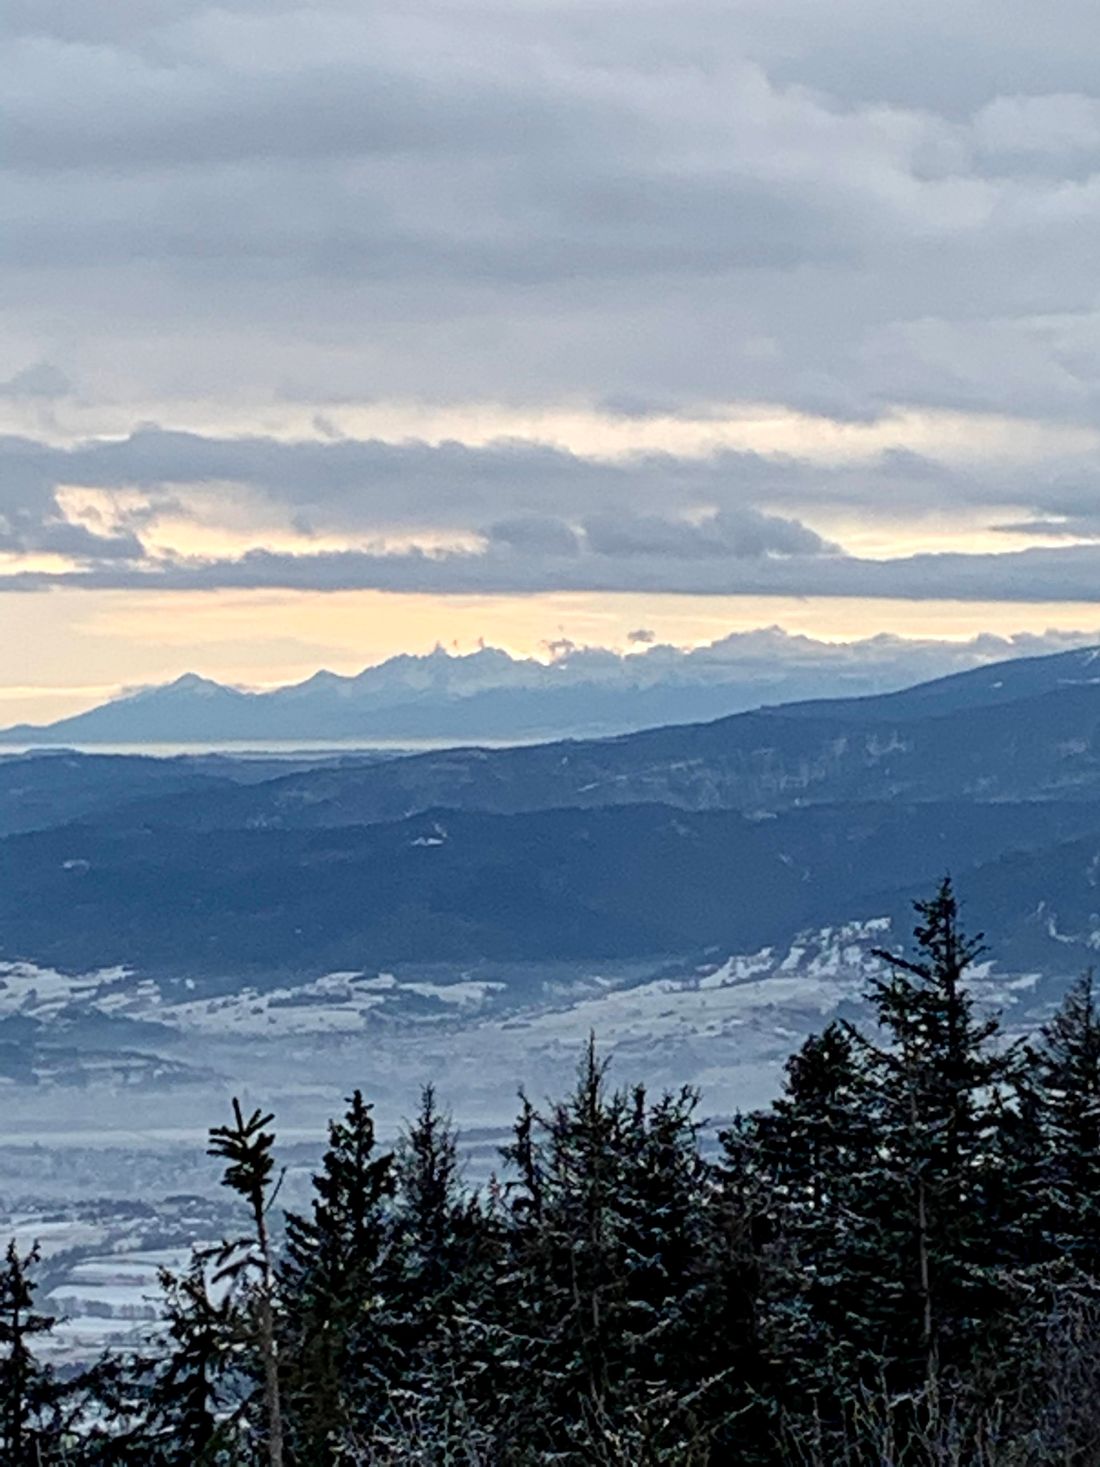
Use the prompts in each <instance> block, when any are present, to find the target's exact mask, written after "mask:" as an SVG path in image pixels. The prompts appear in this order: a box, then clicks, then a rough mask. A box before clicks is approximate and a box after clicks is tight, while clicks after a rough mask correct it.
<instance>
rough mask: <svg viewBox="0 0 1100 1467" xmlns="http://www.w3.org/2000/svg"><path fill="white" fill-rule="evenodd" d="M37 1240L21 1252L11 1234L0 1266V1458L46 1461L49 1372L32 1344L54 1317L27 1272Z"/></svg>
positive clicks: (54, 1439) (52, 1397) (54, 1440)
mask: <svg viewBox="0 0 1100 1467" xmlns="http://www.w3.org/2000/svg"><path fill="white" fill-rule="evenodd" d="M38 1260H39V1252H38V1245H37V1244H35V1246H34V1247H33V1248H31V1250H30V1252H29V1253H27V1254H21V1253H20V1251H19V1249H18V1248H17V1247H16V1244H15V1240H14V1239H13V1240H12V1241H11V1242H10V1243H9V1244H8V1249H7V1252H6V1253H5V1255H4V1262H3V1266H2V1267H0V1461H4V1462H13V1463H15V1462H24V1461H26V1462H35V1461H39V1460H41V1461H50V1460H52V1458H53V1454H54V1452H55V1451H56V1450H57V1449H58V1446H59V1444H60V1443H59V1436H58V1432H57V1429H56V1426H55V1425H54V1424H53V1423H52V1421H51V1417H52V1408H53V1406H54V1404H55V1402H56V1398H57V1392H56V1388H55V1382H54V1381H53V1378H52V1375H51V1373H50V1372H49V1371H48V1370H46V1369H45V1368H43V1367H42V1366H41V1365H39V1364H38V1362H37V1361H36V1359H35V1357H34V1351H33V1344H34V1340H35V1336H36V1335H43V1334H47V1333H48V1332H49V1331H50V1329H52V1327H53V1323H54V1321H53V1319H52V1318H51V1317H50V1316H49V1315H46V1314H40V1313H38V1311H37V1310H36V1309H35V1307H34V1282H33V1279H32V1276H31V1271H32V1270H33V1268H34V1266H35V1264H36V1263H37V1262H38Z"/></svg>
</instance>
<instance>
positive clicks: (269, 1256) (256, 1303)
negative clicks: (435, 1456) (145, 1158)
mask: <svg viewBox="0 0 1100 1467" xmlns="http://www.w3.org/2000/svg"><path fill="white" fill-rule="evenodd" d="M272 1119H273V1117H272V1116H271V1115H264V1114H263V1112H262V1111H260V1110H255V1111H253V1112H252V1114H251V1116H249V1118H248V1119H247V1120H245V1118H244V1113H243V1112H242V1110H241V1104H240V1101H239V1100H238V1099H237V1098H236V1097H235V1096H234V1098H233V1122H232V1124H231V1125H228V1126H215V1127H212V1128H211V1130H210V1133H209V1135H210V1145H209V1147H208V1154H209V1155H211V1156H217V1157H220V1158H221V1159H222V1160H223V1161H224V1162H225V1163H226V1167H225V1173H224V1175H223V1177H222V1184H223V1186H226V1187H229V1188H230V1189H231V1190H232V1191H234V1192H236V1193H237V1194H238V1196H240V1197H241V1198H243V1199H244V1201H245V1202H246V1203H247V1205H248V1210H249V1215H250V1218H251V1223H252V1236H251V1237H250V1238H247V1239H243V1240H240V1241H239V1242H238V1243H236V1244H227V1245H226V1246H225V1247H224V1248H223V1250H222V1254H221V1266H220V1269H219V1271H218V1274H217V1275H216V1277H217V1279H219V1280H229V1281H231V1282H233V1283H235V1284H243V1285H244V1286H245V1288H246V1290H247V1295H246V1297H247V1301H248V1303H249V1305H250V1306H251V1308H252V1309H253V1311H254V1313H255V1321H256V1329H255V1339H256V1347H257V1350H258V1353H259V1357H260V1365H261V1370H262V1373H263V1402H264V1425H263V1435H264V1439H265V1445H266V1451H267V1458H268V1462H269V1464H270V1467H283V1421H282V1403H281V1398H280V1385H279V1346H278V1336H277V1333H276V1327H275V1308H276V1289H275V1260H274V1254H273V1251H272V1246H271V1238H270V1234H269V1231H268V1224H267V1214H268V1210H269V1208H270V1207H271V1205H272V1203H273V1201H274V1196H275V1192H277V1190H278V1186H277V1184H276V1185H275V1186H274V1187H273V1185H272V1172H273V1171H274V1166H275V1162H274V1158H273V1156H272V1154H271V1153H272V1147H273V1146H274V1144H275V1135H274V1132H272V1131H268V1130H267V1129H266V1127H267V1126H268V1125H269V1124H270V1123H271V1121H272Z"/></svg>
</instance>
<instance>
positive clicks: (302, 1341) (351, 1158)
mask: <svg viewBox="0 0 1100 1467" xmlns="http://www.w3.org/2000/svg"><path fill="white" fill-rule="evenodd" d="M393 1190H394V1168H393V1155H392V1153H390V1152H380V1151H379V1150H378V1148H377V1145H376V1139H375V1129H374V1119H373V1117H372V1114H371V1107H370V1106H369V1105H367V1104H365V1102H364V1100H363V1096H362V1093H361V1092H360V1091H359V1090H356V1091H355V1092H354V1094H353V1095H352V1096H351V1097H350V1099H349V1100H348V1102H347V1110H346V1112H345V1113H344V1115H343V1117H342V1118H341V1119H340V1120H337V1121H332V1122H330V1123H329V1144H328V1149H327V1151H326V1152H325V1154H324V1157H323V1158H322V1161H321V1170H320V1171H319V1172H318V1173H317V1175H316V1176H315V1177H314V1178H313V1191H314V1199H313V1204H312V1209H311V1213H310V1215H309V1216H308V1217H303V1216H299V1215H297V1214H294V1213H292V1214H289V1215H288V1217H287V1249H286V1261H285V1264H284V1266H283V1269H282V1289H283V1295H284V1299H285V1302H286V1316H287V1317H286V1324H285V1327H284V1345H285V1348H284V1351H283V1369H284V1378H285V1380H286V1383H287V1395H288V1398H289V1399H288V1415H289V1418H290V1425H289V1431H290V1439H291V1442H292V1446H293V1453H294V1457H295V1459H296V1460H298V1461H302V1462H309V1463H316V1464H317V1467H321V1464H323V1463H325V1462H327V1461H333V1460H335V1459H336V1457H337V1456H338V1455H339V1453H340V1452H341V1451H342V1450H344V1449H345V1448H346V1445H347V1442H348V1441H349V1440H350V1439H351V1437H352V1436H354V1435H356V1434H357V1433H363V1432H365V1430H367V1429H368V1428H369V1418H370V1416H371V1414H373V1413H375V1412H377V1409H378V1403H379V1401H380V1400H381V1399H382V1398H383V1396H384V1391H385V1386H386V1381H387V1378H388V1374H389V1366H390V1362H389V1359H388V1356H387V1350H388V1347H387V1346H386V1345H385V1344H384V1341H383V1336H382V1333H381V1332H380V1330H379V1326H378V1321H377V1318H376V1316H377V1315H378V1314H379V1312H380V1309H379V1304H380V1301H379V1292H380V1288H381V1284H380V1278H379V1274H380V1268H381V1265H382V1263H383V1260H384V1258H385V1254H386V1249H387V1230H388V1226H389V1216H388V1202H389V1199H390V1198H391V1197H392V1196H393Z"/></svg>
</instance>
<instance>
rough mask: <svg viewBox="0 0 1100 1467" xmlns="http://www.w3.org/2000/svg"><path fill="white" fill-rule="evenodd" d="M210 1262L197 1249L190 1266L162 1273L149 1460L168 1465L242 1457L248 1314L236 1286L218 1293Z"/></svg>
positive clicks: (204, 1465) (201, 1466) (199, 1465)
mask: <svg viewBox="0 0 1100 1467" xmlns="http://www.w3.org/2000/svg"><path fill="white" fill-rule="evenodd" d="M211 1267H212V1263H211V1259H210V1257H209V1255H208V1254H205V1253H203V1252H200V1251H196V1252H195V1253H194V1254H193V1255H192V1258H191V1262H190V1264H189V1266H188V1268H187V1270H186V1272H185V1273H183V1274H174V1273H171V1272H170V1271H169V1270H167V1269H163V1270H162V1271H161V1274H160V1284H161V1289H162V1292H163V1296H164V1301H165V1302H164V1319H165V1323H166V1325H167V1341H166V1344H167V1351H166V1355H165V1359H164V1360H163V1361H162V1362H161V1363H159V1365H157V1366H155V1367H154V1368H153V1370H152V1381H151V1384H150V1386H149V1388H148V1396H147V1415H148V1419H149V1428H148V1435H149V1438H150V1443H151V1446H150V1461H152V1462H155V1463H164V1464H166V1467H187V1464H190V1463H195V1464H196V1467H209V1464H219V1467H220V1464H222V1463H229V1462H231V1461H233V1460H234V1456H235V1446H234V1443H235V1442H236V1440H237V1429H236V1428H237V1422H236V1416H237V1413H238V1410H239V1408H240V1406H241V1404H242V1397H243V1396H244V1395H246V1394H247V1390H246V1386H245V1370H242V1364H243V1365H244V1366H245V1368H246V1367H247V1362H242V1361H241V1359H240V1357H241V1355H242V1353H243V1352H244V1351H246V1350H247V1346H248V1329H247V1321H246V1319H245V1318H244V1317H242V1311H241V1310H240V1309H239V1307H238V1306H237V1304H236V1301H235V1300H234V1298H233V1296H232V1294H231V1293H230V1292H229V1291H225V1292H224V1293H223V1294H222V1296H221V1297H220V1298H218V1297H217V1294H216V1293H215V1292H212V1290H211V1288H210V1283H209V1274H210V1271H211Z"/></svg>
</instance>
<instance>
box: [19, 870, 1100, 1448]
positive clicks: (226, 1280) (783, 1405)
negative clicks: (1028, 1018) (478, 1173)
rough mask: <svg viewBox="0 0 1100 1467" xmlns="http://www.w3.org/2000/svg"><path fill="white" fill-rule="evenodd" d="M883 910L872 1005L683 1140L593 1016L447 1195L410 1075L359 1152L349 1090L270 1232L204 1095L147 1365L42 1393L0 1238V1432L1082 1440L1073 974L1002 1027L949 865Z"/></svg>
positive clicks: (113, 1442) (816, 1444) (671, 1443)
mask: <svg viewBox="0 0 1100 1467" xmlns="http://www.w3.org/2000/svg"><path fill="white" fill-rule="evenodd" d="M917 913H918V919H919V920H918V925H917V928H916V931H915V934H914V937H915V947H914V949H913V951H912V952H911V953H910V954H908V955H901V954H898V953H893V952H889V953H886V952H884V953H881V954H880V957H881V959H882V962H883V965H884V968H883V973H882V975H881V976H880V977H879V978H878V979H877V980H876V981H875V982H874V983H873V984H872V987H871V991H870V993H869V994H868V1000H869V1002H870V1005H871V1008H872V1012H873V1014H874V1016H875V1018H876V1019H877V1025H876V1026H875V1027H873V1028H872V1029H871V1030H869V1031H868V1032H862V1031H860V1030H857V1029H856V1028H854V1027H851V1026H847V1025H839V1024H833V1025H830V1026H829V1027H828V1028H826V1029H825V1031H824V1032H823V1033H821V1034H819V1035H815V1036H813V1037H811V1038H810V1039H808V1040H807V1041H806V1043H805V1044H804V1045H803V1046H802V1047H801V1049H800V1050H799V1051H798V1052H797V1053H796V1054H795V1055H793V1056H792V1057H791V1059H790V1060H789V1062H788V1064H787V1068H786V1076H785V1083H784V1087H783V1091H782V1094H781V1095H780V1097H779V1098H778V1099H777V1100H776V1101H775V1103H774V1104H773V1105H771V1106H770V1107H768V1108H767V1109H765V1110H762V1111H759V1112H757V1113H754V1114H750V1115H745V1116H741V1117H738V1118H737V1119H736V1121H735V1122H734V1123H733V1124H732V1125H730V1126H729V1127H728V1129H727V1130H726V1131H724V1132H723V1133H722V1136H721V1138H720V1141H721V1146H720V1151H719V1153H718V1154H717V1156H716V1157H712V1156H711V1154H710V1153H709V1151H708V1149H707V1147H706V1145H704V1142H703V1137H702V1136H701V1135H700V1130H701V1122H700V1120H699V1118H698V1098H697V1096H696V1094H695V1093H694V1092H693V1091H691V1090H689V1089H685V1090H682V1091H678V1092H673V1093H666V1094H662V1095H659V1096H656V1097H653V1096H650V1095H649V1094H648V1093H647V1092H646V1090H645V1089H644V1087H642V1086H636V1087H634V1088H618V1087H615V1086H613V1085H612V1084H611V1083H609V1079H608V1073H607V1065H606V1063H605V1062H604V1061H602V1060H601V1059H600V1057H599V1056H598V1054H597V1051H596V1046H595V1044H594V1042H590V1043H589V1045H588V1047H587V1049H586V1051H585V1053H584V1055H583V1057H582V1060H581V1064H580V1066H579V1069H578V1073H577V1077H576V1082H575V1084H574V1086H573V1088H572V1090H571V1091H570V1092H569V1093H568V1094H567V1095H566V1096H565V1097H564V1098H561V1099H557V1100H551V1101H548V1102H547V1103H546V1104H545V1105H543V1106H541V1107H540V1106H536V1105H534V1104H533V1103H532V1102H531V1101H529V1100H528V1099H526V1098H522V1100H521V1107H520V1112H519V1115H518V1117H517V1119H516V1123H515V1127H514V1131H513V1136H512V1139H511V1142H510V1144H509V1145H508V1146H507V1147H506V1148H505V1149H504V1152H503V1156H502V1163H503V1169H502V1173H501V1175H500V1176H499V1177H498V1178H494V1179H493V1181H492V1182H491V1183H490V1185H489V1186H488V1187H487V1188H486V1189H484V1190H483V1192H481V1193H476V1192H473V1191H471V1190H470V1189H469V1188H468V1187H466V1186H465V1185H464V1183H463V1179H462V1174H461V1165H460V1154H461V1149H460V1138H459V1136H458V1134H457V1133H456V1131H455V1128H454V1125H453V1124H452V1122H451V1120H450V1118H449V1116H448V1115H447V1114H446V1113H445V1112H444V1111H442V1110H441V1109H440V1107H439V1104H438V1102H437V1099H436V1096H435V1093H434V1091H433V1090H432V1089H431V1087H428V1088H427V1089H426V1090H425V1091H424V1092H423V1094H422V1097H421V1105H420V1109H419V1111H418V1113H417V1115H416V1117H415V1118H414V1120H413V1121H412V1123H411V1124H410V1125H409V1126H408V1127H407V1128H406V1130H405V1132H404V1134H403V1135H402V1136H401V1137H400V1139H399V1142H398V1145H397V1147H396V1151H395V1153H393V1154H391V1153H389V1152H387V1151H385V1150H382V1149H380V1148H379V1146H378V1143H377V1139H376V1136H375V1130H374V1123H373V1119H372V1116H371V1109H370V1107H369V1105H367V1104H366V1103H365V1101H364V1099H363V1097H362V1095H361V1094H360V1093H359V1092H358V1091H356V1092H355V1093H354V1094H353V1095H352V1097H351V1098H350V1099H349V1101H348V1102H347V1109H346V1111H345V1113H344V1115H343V1116H342V1117H341V1118H340V1119H339V1120H337V1121H334V1122H333V1123H332V1124H331V1125H330V1128H329V1144H328V1149H327V1150H326V1152H325V1154H324V1156H323V1158H322V1161H321V1166H320V1168H319V1170H318V1172H317V1175H316V1176H315V1178H314V1191H313V1199H312V1204H311V1207H310V1209H309V1211H308V1213H307V1214H306V1215H304V1216H299V1215H291V1216H290V1217H288V1218H287V1220H286V1238H285V1244H284V1245H283V1247H282V1248H281V1250H279V1249H278V1248H277V1247H276V1244H275V1242H273V1241H272V1237H271V1236H270V1234H269V1230H268V1217H269V1213H270V1209H271V1206H272V1203H273V1201H274V1197H275V1194H276V1192H277V1185H276V1183H275V1163H274V1159H273V1157H274V1152H273V1148H274V1135H273V1133H272V1132H271V1130H270V1129H269V1126H270V1122H271V1117H270V1116H269V1115H266V1114H264V1113H263V1112H262V1111H255V1112H254V1113H253V1114H252V1115H251V1116H249V1117H247V1118H246V1117H245V1115H244V1113H243V1112H242V1110H241V1108H240V1106H239V1104H238V1103H237V1102H236V1101H235V1102H234V1105H233V1119H232V1123H231V1124H230V1125H228V1126H225V1127H219V1128H217V1129H216V1130H215V1131H213V1132H212V1133H211V1151H212V1152H213V1154H214V1155H216V1156H217V1157H218V1158H219V1159H220V1160H222V1161H223V1162H224V1163H225V1166H226V1170H225V1176H224V1181H225V1183H226V1185H227V1186H229V1187H231V1188H232V1189H233V1190H234V1191H235V1192H236V1193H238V1194H239V1195H240V1197H241V1198H242V1199H243V1201H244V1202H245V1204H246V1206H247V1209H248V1217H249V1222H250V1229H249V1232H248V1235H247V1236H246V1237H244V1238H242V1239H241V1240H239V1241H238V1242H236V1243H229V1244H226V1245H225V1246H224V1247H223V1248H222V1249H221V1250H218V1251H217V1252H216V1253H215V1254H214V1255H212V1258H208V1259H206V1260H204V1259H202V1258H196V1260H195V1262H194V1263H193V1265H192V1268H191V1270H190V1271H189V1272H188V1273H187V1274H185V1275H184V1276H182V1277H179V1278H168V1277H166V1278H165V1280H164V1284H165V1288H166V1294H167V1299H168V1337H167V1340H166V1342H165V1344H164V1348H163V1350H162V1353H161V1355H160V1356H159V1358H155V1359H153V1360H151V1361H146V1362H145V1363H144V1364H141V1363H134V1364H127V1363H125V1362H121V1361H106V1362H103V1363H101V1365H100V1366H98V1367H96V1368H95V1369H93V1370H92V1371H89V1372H87V1373H86V1374H85V1375H84V1376H83V1377H82V1378H81V1379H80V1380H79V1381H76V1382H74V1383H73V1384H71V1385H68V1386H66V1387H65V1388H62V1387H61V1386H60V1385H59V1384H58V1382H57V1381H56V1380H55V1379H54V1378H53V1377H52V1376H51V1375H50V1374H49V1373H48V1372H47V1371H44V1370H42V1369H41V1367H40V1366H38V1365H37V1364H36V1363H35V1361H34V1358H33V1354H32V1352H31V1348H30V1347H31V1342H32V1339H33V1336H34V1335H35V1334H40V1333H42V1332H43V1331H45V1330H46V1329H47V1328H48V1327H49V1323H50V1321H49V1320H48V1319H46V1318H45V1317H44V1316H40V1315H38V1314H36V1313H35V1311H34V1307H33V1289H32V1285H31V1283H30V1279H29V1277H28V1268H30V1267H33V1264H34V1262H35V1255H34V1254H33V1253H32V1254H31V1255H30V1256H29V1257H27V1258H24V1257H22V1256H21V1255H20V1254H19V1253H18V1251H17V1250H15V1248H14V1246H13V1247H12V1248H10V1249H9V1251H8V1255H7V1263H6V1270H5V1272H4V1273H3V1275H0V1344H2V1345H3V1346H4V1355H3V1362H2V1368H0V1387H2V1391H3V1395H2V1398H0V1432H3V1433H4V1435H3V1437H2V1438H0V1441H2V1442H3V1444H4V1445H5V1446H6V1447H7V1454H6V1455H3V1454H0V1459H2V1460H3V1461H4V1462H7V1461H9V1460H10V1461H12V1462H20V1461H24V1460H25V1461H27V1462H35V1463H49V1464H52V1463H54V1462H58V1463H60V1462H64V1463H80V1464H82V1467H99V1464H108V1463H110V1464H113V1467H129V1464H150V1467H153V1464H160V1467H182V1464H184V1463H196V1464H205V1467H253V1464H258V1463H261V1462H267V1463H272V1462H275V1463H277V1462H278V1461H280V1460H285V1461H287V1462H288V1463H293V1464H295V1467H326V1464H333V1467H336V1464H344V1463H348V1464H352V1463H354V1464H363V1467H369V1464H395V1467H396V1464H398V1463H400V1464H421V1467H444V1464H447V1467H451V1464H468V1467H498V1464H499V1467H535V1464H539V1467H551V1464H560V1467H587V1464H590V1463H594V1464H607V1467H612V1464H614V1467H658V1464H677V1467H703V1464H706V1467H720V1464H722V1467H724V1464H727V1463H736V1464H738V1467H1096V1464H1097V1463H1098V1462H1100V1449H1098V1448H1097V1445H1096V1444H1097V1441H1100V1346H1098V1344H1097V1340H1098V1339H1100V1242H1098V1236H1100V1226H1098V1224H1100V1009H1098V1006H1097V1003H1096V1000H1095V997H1094V991H1093V986H1092V980H1091V977H1089V976H1086V977H1085V978H1084V979H1082V980H1081V981H1080V982H1079V983H1078V984H1076V985H1074V986H1073V987H1072V988H1071V989H1070V991H1069V993H1068V994H1067V996H1066V999H1065V1001H1064V1003H1063V1005H1062V1007H1061V1009H1060V1010H1059V1011H1058V1013H1057V1014H1056V1015H1055V1016H1054V1017H1053V1018H1052V1020H1051V1021H1050V1023H1049V1024H1048V1025H1047V1026H1046V1027H1045V1029H1044V1030H1043V1031H1042V1032H1041V1034H1040V1035H1039V1036H1038V1038H1037V1040H1036V1042H1035V1043H1034V1045H1032V1046H1030V1047H1025V1046H1020V1045H1015V1046H1013V1045H1008V1044H1006V1042H1005V1041H1004V1040H1003V1038H1002V1036H1001V1034H1000V1031H999V1029H998V1025H997V1022H996V1021H995V1020H994V1019H993V1018H990V1017H986V1016H983V1015H982V1014H980V1013H979V1012H978V1011H977V1010H976V1008H975V1006H974V1002H973V999H972V994H971V990H970V988H969V986H968V981H967V979H968V970H969V969H970V968H972V966H973V964H974V962H975V960H976V959H977V957H978V956H979V954H980V953H981V951H982V947H981V942H980V939H977V940H970V939H968V938H967V937H966V936H965V934H964V933H963V932H962V930H961V928H960V924H959V914H958V908H957V904H956V900H955V896H954V893H953V891H952V889H951V886H950V883H949V882H945V883H944V884H943V885H942V886H941V887H940V889H939V890H938V891H937V892H936V893H935V895H934V896H933V897H932V899H931V900H929V901H927V902H922V903H919V904H918V905H917ZM261 1400H262V1409H261V1408H260V1402H261ZM13 1444H14V1445H13ZM28 1452H32V1453H33V1454H32V1455H28Z"/></svg>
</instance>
